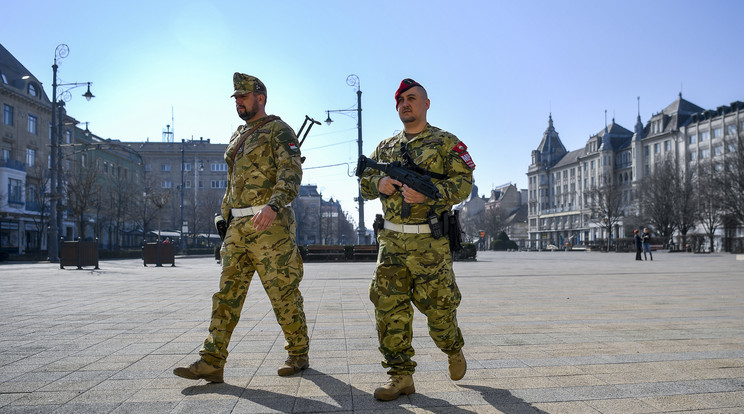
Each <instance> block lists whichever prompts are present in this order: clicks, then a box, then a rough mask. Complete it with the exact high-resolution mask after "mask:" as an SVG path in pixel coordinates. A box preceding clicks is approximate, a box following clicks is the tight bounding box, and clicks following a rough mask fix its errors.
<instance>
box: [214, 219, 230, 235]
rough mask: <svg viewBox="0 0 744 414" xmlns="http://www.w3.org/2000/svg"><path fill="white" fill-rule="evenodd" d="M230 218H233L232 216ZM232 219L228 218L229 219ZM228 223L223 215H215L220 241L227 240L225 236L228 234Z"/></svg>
mask: <svg viewBox="0 0 744 414" xmlns="http://www.w3.org/2000/svg"><path fill="white" fill-rule="evenodd" d="M229 216H232V214H230V215H229ZM229 218H231V217H228V219H229ZM227 226H228V221H227V220H225V218H224V217H222V215H221V214H215V216H214V227H215V228H216V229H217V234H219V235H220V240H225V234H227Z"/></svg>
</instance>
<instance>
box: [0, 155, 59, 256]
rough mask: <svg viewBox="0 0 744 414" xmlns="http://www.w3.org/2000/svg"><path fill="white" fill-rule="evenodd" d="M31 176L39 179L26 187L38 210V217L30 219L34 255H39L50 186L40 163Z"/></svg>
mask: <svg viewBox="0 0 744 414" xmlns="http://www.w3.org/2000/svg"><path fill="white" fill-rule="evenodd" d="M30 175H31V176H34V177H39V179H38V181H36V182H35V185H30V186H28V187H27V188H28V190H29V191H31V192H33V194H29V198H30V199H32V200H34V202H35V204H36V205H35V206H34V208H38V210H37V211H38V212H39V215H38V216H37V215H34V216H32V217H31V220H32V221H33V223H34V225H35V226H36V229H37V231H36V236H35V237H36V240H35V242H34V245H35V246H36V254H39V255H40V254H41V240H42V238H43V235H44V234H45V233H46V227H47V217H48V216H49V213H50V210H49V201H50V198H51V197H50V196H51V193H50V192H49V191H48V189H49V185H50V182H51V180H50V176H49V174H48V170H47V169H45V168H43V166H42V164H41V163H36V164H35V165H34V167H33V169H32V174H30ZM0 198H2V197H0Z"/></svg>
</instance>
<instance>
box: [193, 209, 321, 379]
mask: <svg viewBox="0 0 744 414" xmlns="http://www.w3.org/2000/svg"><path fill="white" fill-rule="evenodd" d="M250 219H251V217H241V218H236V219H233V220H232V222H231V223H230V226H229V227H228V229H227V234H226V236H225V240H224V241H223V243H222V249H221V251H220V253H221V256H222V275H221V278H220V290H219V291H218V292H217V293H215V294H214V296H213V297H212V322H211V323H210V325H209V335H208V336H207V339H206V340H205V341H204V345H203V346H202V349H201V351H200V352H199V354H200V355H201V357H202V358H203V359H204V360H205V361H207V362H208V363H209V364H211V365H214V366H217V367H222V366H224V365H225V361H226V359H227V355H228V351H227V347H228V344H229V343H230V337H231V336H232V333H233V330H234V329H235V326H236V325H237V324H238V320H239V319H240V313H241V311H242V309H243V303H244V302H245V297H246V294H247V293H248V286H249V285H250V283H251V279H252V278H253V275H254V273H256V272H257V273H258V277H259V278H260V279H261V283H262V284H263V287H264V290H265V291H266V293H267V294H268V296H269V299H270V300H271V306H272V307H273V308H274V315H275V316H276V320H277V322H279V326H280V327H281V328H282V331H283V333H284V338H285V339H286V343H285V347H284V348H285V349H286V350H287V352H288V353H289V354H290V355H303V354H307V352H308V349H309V342H310V340H309V338H308V334H307V323H306V321H305V312H304V310H303V299H302V294H301V293H300V290H299V285H300V281H301V280H302V276H303V266H302V258H301V257H300V253H299V250H298V249H297V245H296V244H295V229H296V223H295V220H294V212H293V211H292V210H291V209H283V210H282V211H280V213H279V215H278V216H277V218H276V219H275V220H274V223H273V224H272V225H271V227H270V228H268V229H267V230H264V231H261V232H259V231H256V230H255V229H253V223H252V222H251V221H250Z"/></svg>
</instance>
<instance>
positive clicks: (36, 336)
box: [0, 252, 744, 414]
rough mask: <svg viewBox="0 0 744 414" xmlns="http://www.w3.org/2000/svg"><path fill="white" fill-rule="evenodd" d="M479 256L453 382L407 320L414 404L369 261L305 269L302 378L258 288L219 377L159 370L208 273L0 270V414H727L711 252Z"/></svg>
mask: <svg viewBox="0 0 744 414" xmlns="http://www.w3.org/2000/svg"><path fill="white" fill-rule="evenodd" d="M633 256H634V255H633V254H632V253H628V254H622V253H621V254H617V253H600V252H534V253H525V252H522V253H516V252H514V253H494V252H480V253H479V257H478V261H476V262H458V263H456V264H455V271H456V273H457V280H458V284H459V286H460V289H461V291H462V293H463V304H462V305H461V307H460V311H459V315H458V319H459V322H460V325H461V327H462V330H463V333H464V335H465V340H466V346H465V349H464V351H465V355H466V357H467V359H468V367H469V368H468V373H467V375H466V376H465V378H464V379H463V380H461V381H458V382H453V381H451V380H450V379H449V377H448V375H447V362H446V361H447V359H446V356H445V355H444V354H443V353H442V352H440V351H439V350H438V349H437V348H436V347H435V346H434V344H433V342H432V341H431V339H430V338H429V337H428V334H427V331H426V323H425V320H424V318H423V317H422V316H421V314H420V313H416V320H415V325H414V333H415V338H414V346H415V348H416V352H417V355H416V357H415V359H416V361H417V362H418V369H417V372H416V375H415V376H414V379H415V382H416V393H415V394H413V395H411V396H404V397H401V398H400V399H399V400H397V401H393V402H379V401H376V400H375V399H374V398H373V397H372V392H373V391H374V388H375V387H376V386H378V385H380V384H381V383H383V382H384V381H385V380H386V375H385V370H384V369H383V368H382V367H381V366H380V363H379V361H380V355H379V353H378V351H377V339H376V333H375V330H374V317H373V309H372V306H371V304H370V302H369V299H368V294H367V288H368V284H369V280H370V278H371V274H372V271H373V268H374V264H373V263H351V264H344V263H306V266H305V280H304V281H303V283H302V290H303V294H304V296H305V311H306V314H307V318H308V324H309V329H310V334H311V354H310V357H311V361H310V363H311V368H310V369H308V370H306V371H304V372H303V373H302V374H301V375H298V376H295V377H288V378H281V377H278V376H276V369H277V368H278V366H279V365H281V363H282V362H283V360H284V358H285V351H284V348H283V347H284V340H283V337H282V336H281V332H280V330H279V327H278V326H277V324H276V322H275V319H274V315H273V312H272V310H271V308H270V306H269V302H268V299H267V298H266V294H265V293H264V292H263V289H262V288H261V286H260V284H258V283H254V284H253V286H252V287H251V289H250V292H249V295H248V298H247V300H246V305H245V308H244V310H243V316H242V319H241V321H240V324H239V325H238V328H237V330H236V331H235V334H234V336H233V341H232V343H231V354H230V357H229V359H228V365H227V367H226V370H225V381H226V382H225V383H224V384H206V383H204V382H203V381H189V380H185V379H181V378H177V377H175V376H173V374H172V370H173V368H174V367H176V366H178V365H180V364H188V363H191V362H193V361H194V360H195V359H196V358H197V352H198V349H199V347H200V345H201V343H202V341H203V340H204V337H205V335H206V333H207V326H208V318H209V314H210V306H211V305H210V304H211V295H212V293H213V292H214V290H215V289H216V287H217V281H218V278H219V266H218V265H217V264H216V263H215V261H214V260H213V259H211V258H183V259H181V258H179V259H177V261H176V267H162V268H157V267H152V266H149V267H143V266H142V264H141V261H139V260H124V261H102V262H101V264H100V267H101V269H100V270H74V269H66V270H60V269H58V266H55V265H53V264H17V263H15V264H14V263H10V264H8V263H4V264H0V332H1V333H2V336H0V412H2V413H135V412H136V413H277V412H278V413H285V412H295V413H313V412H338V413H352V412H353V413H365V412H368V413H378V412H382V413H428V412H433V413H510V414H511V413H551V414H552V413H571V414H575V413H579V414H581V413H657V412H699V413H741V412H744V261H742V260H736V256H733V255H727V254H713V255H695V254H687V253H666V252H657V253H656V254H655V255H654V258H655V259H656V260H654V261H644V262H636V261H635V260H633Z"/></svg>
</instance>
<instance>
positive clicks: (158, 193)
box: [149, 188, 173, 241]
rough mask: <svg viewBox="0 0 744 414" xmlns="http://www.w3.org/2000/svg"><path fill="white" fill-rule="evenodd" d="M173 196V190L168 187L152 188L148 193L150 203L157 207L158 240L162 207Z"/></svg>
mask: <svg viewBox="0 0 744 414" xmlns="http://www.w3.org/2000/svg"><path fill="white" fill-rule="evenodd" d="M172 197H173V192H172V191H170V189H165V188H163V189H159V190H158V189H154V190H153V191H152V194H150V196H149V199H150V201H151V202H152V204H153V205H154V206H155V208H156V209H157V213H158V241H160V230H161V224H162V221H163V208H165V207H166V206H167V205H168V203H170V200H171V198H172Z"/></svg>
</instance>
